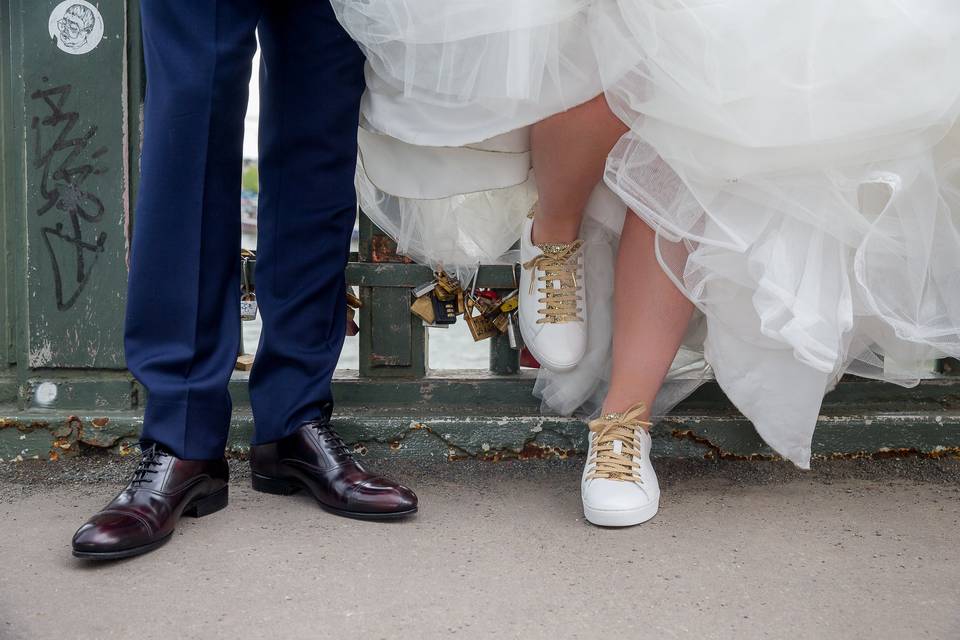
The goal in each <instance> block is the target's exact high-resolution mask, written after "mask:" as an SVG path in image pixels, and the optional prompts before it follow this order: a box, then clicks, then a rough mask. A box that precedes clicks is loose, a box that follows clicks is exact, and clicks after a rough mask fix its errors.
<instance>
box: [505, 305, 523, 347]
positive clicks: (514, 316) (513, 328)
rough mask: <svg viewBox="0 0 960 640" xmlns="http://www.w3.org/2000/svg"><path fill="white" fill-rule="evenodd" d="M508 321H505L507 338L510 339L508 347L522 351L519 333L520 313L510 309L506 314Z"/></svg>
mask: <svg viewBox="0 0 960 640" xmlns="http://www.w3.org/2000/svg"><path fill="white" fill-rule="evenodd" d="M507 318H508V320H509V322H508V323H507V339H508V340H509V341H510V348H511V349H514V350H516V351H523V349H524V344H523V334H521V333H520V314H519V313H517V312H516V311H511V312H510V313H509V314H507Z"/></svg>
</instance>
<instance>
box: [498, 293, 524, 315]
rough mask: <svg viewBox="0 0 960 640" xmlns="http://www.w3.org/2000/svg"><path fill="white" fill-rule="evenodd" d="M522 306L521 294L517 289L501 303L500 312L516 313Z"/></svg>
mask: <svg viewBox="0 0 960 640" xmlns="http://www.w3.org/2000/svg"><path fill="white" fill-rule="evenodd" d="M519 306H520V292H519V291H518V290H516V289H514V290H513V292H511V293H509V294H508V295H506V296H505V297H504V298H503V300H501V301H500V311H501V312H503V313H510V312H512V311H516V310H517V307H519Z"/></svg>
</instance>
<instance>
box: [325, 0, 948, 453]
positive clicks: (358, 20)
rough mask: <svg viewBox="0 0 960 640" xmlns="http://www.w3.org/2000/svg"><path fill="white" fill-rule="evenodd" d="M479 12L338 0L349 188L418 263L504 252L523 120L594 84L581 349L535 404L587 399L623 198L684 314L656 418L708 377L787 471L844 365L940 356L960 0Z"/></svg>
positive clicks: (594, 395)
mask: <svg viewBox="0 0 960 640" xmlns="http://www.w3.org/2000/svg"><path fill="white" fill-rule="evenodd" d="M336 4H337V3H336V2H335V5H336ZM497 4H498V3H496V2H493V3H489V2H488V3H474V2H466V1H465V0H460V1H457V0H445V1H444V2H439V1H437V2H434V1H433V0H419V1H418V0H389V2H386V3H385V4H381V3H378V2H368V3H358V2H343V3H342V7H341V8H340V11H341V18H342V19H344V23H345V24H346V25H347V27H348V29H350V30H351V32H352V33H353V35H354V36H355V37H357V38H358V40H359V41H360V42H361V43H362V45H363V46H364V48H365V50H366V52H367V55H368V59H369V60H370V67H369V70H368V71H369V77H368V80H369V82H370V90H369V91H368V94H367V97H366V99H365V103H364V117H365V119H366V122H365V128H366V129H367V131H366V132H365V133H364V135H363V136H362V137H361V153H362V158H363V162H362V165H361V170H360V171H359V172H358V185H359V187H360V193H361V200H362V204H363V206H364V208H365V210H366V211H367V212H368V213H369V214H371V215H372V217H373V218H374V220H375V222H377V223H378V224H380V225H381V226H383V227H384V228H385V229H386V230H387V231H388V232H390V233H391V234H393V235H394V236H395V237H397V238H398V239H399V241H400V244H401V250H406V251H408V252H410V254H411V255H413V257H415V258H416V259H418V260H421V261H425V262H429V263H433V264H435V265H437V264H438V263H443V264H444V265H445V266H448V267H452V268H453V269H454V270H456V269H459V270H464V269H469V268H470V267H471V266H472V265H475V264H476V263H477V262H478V261H480V262H485V263H486V262H491V261H496V260H497V259H500V260H510V259H511V256H510V254H509V253H507V250H508V249H509V247H510V245H512V244H513V242H514V241H515V240H516V238H517V235H518V229H519V227H520V225H521V224H522V219H523V216H524V215H525V214H526V213H527V211H528V210H529V208H530V206H531V205H532V203H533V202H534V201H535V199H536V189H535V185H534V177H533V176H532V175H531V174H530V173H529V168H530V165H529V157H528V146H529V145H528V143H527V139H526V138H527V136H526V127H527V126H528V125H529V124H531V123H532V122H534V121H536V120H537V119H539V118H540V117H544V116H546V115H550V114H551V113H556V112H559V111H562V110H564V109H566V108H569V107H570V106H573V105H575V104H579V103H581V102H583V101H585V100H587V99H589V98H591V97H593V96H594V95H596V94H598V93H599V92H600V91H604V92H605V93H606V96H607V100H608V102H609V103H610V105H611V107H612V108H613V110H614V112H615V113H616V114H617V115H618V116H619V117H620V118H621V119H622V120H623V121H624V122H625V123H626V124H627V125H629V127H630V132H629V133H628V134H627V135H626V136H624V137H623V138H622V139H621V140H620V142H619V143H618V144H617V145H616V147H615V148H614V149H613V151H612V152H611V154H610V156H609V158H608V162H607V167H606V172H605V185H602V186H600V187H598V189H597V191H596V193H595V194H594V197H593V198H592V199H591V202H590V205H589V207H588V211H587V213H588V221H587V222H586V223H585V225H584V235H585V239H586V247H587V249H586V250H587V256H586V266H587V274H586V275H587V295H588V304H587V306H588V309H589V318H588V321H589V323H590V325H589V326H590V346H589V352H588V355H587V358H586V359H585V361H584V362H583V363H582V364H581V365H580V366H578V367H577V369H575V370H574V371H572V372H569V373H564V374H552V373H549V372H546V371H544V372H542V373H541V374H540V379H539V380H538V384H537V393H538V394H540V396H541V397H542V398H543V399H544V402H545V404H546V405H547V406H548V407H549V408H551V409H553V410H555V411H559V412H562V413H571V412H573V411H575V410H577V409H581V410H583V411H585V412H587V413H590V412H595V411H596V410H597V409H598V408H599V402H600V400H601V399H602V395H603V392H604V389H605V385H606V379H607V376H608V371H609V359H610V338H611V335H610V333H611V321H610V318H611V315H610V306H611V301H612V269H613V266H612V265H613V255H614V252H615V251H616V248H617V238H618V233H619V229H620V226H621V225H622V223H623V219H624V215H625V212H626V210H627V209H628V208H629V210H631V211H632V212H634V213H635V214H637V215H639V216H640V217H641V218H643V219H644V220H645V221H646V222H647V223H648V224H649V225H650V226H651V227H652V228H653V229H655V230H656V232H657V241H656V250H657V255H658V259H659V260H660V263H661V265H662V266H663V268H664V270H665V272H666V273H667V274H668V275H669V276H670V277H671V278H672V279H673V280H674V282H675V283H676V284H677V286H678V287H680V288H681V289H682V290H683V291H684V292H685V293H686V295H687V296H688V297H689V298H690V299H691V300H692V301H693V302H694V303H695V304H696V306H697V308H698V310H699V312H700V313H699V314H698V316H697V318H696V319H695V321H694V322H693V323H692V324H691V329H690V332H689V335H688V340H687V341H686V343H685V348H684V349H682V350H681V352H680V354H679V355H678V358H677V362H676V363H675V366H674V369H673V371H672V372H671V376H670V378H669V379H668V384H667V385H666V386H665V388H664V392H663V393H662V394H661V397H660V398H658V403H657V404H658V406H657V407H656V411H657V412H662V411H666V410H668V409H669V408H670V406H671V405H672V404H673V403H674V402H676V401H677V400H678V399H680V398H681V397H682V396H683V395H684V394H685V393H689V391H691V390H692V389H693V388H695V386H696V385H697V384H699V383H700V382H702V380H703V379H705V377H706V376H707V375H708V373H709V372H710V371H711V370H712V373H713V375H715V376H716V379H717V380H718V381H719V383H720V384H721V386H722V387H723V389H724V390H725V392H726V393H727V395H728V396H729V397H730V398H731V400H732V401H733V402H734V403H735V404H736V405H737V407H738V408H739V409H740V410H741V411H743V412H744V414H745V415H746V416H747V417H748V418H750V419H751V420H752V421H753V423H754V424H755V426H756V427H757V429H758V431H759V433H760V434H761V435H762V436H763V437H764V439H765V440H766V441H767V442H768V443H769V444H770V445H771V446H772V447H773V448H774V449H775V450H777V451H778V452H779V453H781V454H782V455H784V456H785V457H787V458H789V459H791V460H793V461H794V462H795V463H797V464H798V465H800V466H807V465H808V464H809V458H810V443H811V438H812V433H813V428H814V426H815V424H816V418H817V415H818V413H819V410H820V405H821V401H822V397H823V394H824V393H825V392H827V391H829V390H830V389H831V388H832V387H833V385H834V384H835V383H836V381H837V380H838V379H839V377H840V376H841V375H842V374H843V373H845V372H851V373H856V374H858V375H862V376H868V377H874V378H878V379H884V380H889V381H892V382H896V383H898V384H903V385H911V384H915V383H916V382H917V381H918V380H919V379H920V378H922V377H924V376H926V375H930V372H931V370H932V362H933V360H934V359H936V358H938V357H942V356H943V355H953V356H960V130H958V128H957V127H956V122H957V118H958V115H960V74H957V73H956V70H955V65H956V60H958V59H960V5H956V3H955V2H952V0H917V1H915V2H911V3H909V4H907V3H902V2H897V1H895V0H848V1H846V2H843V3H838V2H835V0H808V1H806V2H802V3H800V2H792V1H788V0H709V1H707V0H701V1H683V0H651V1H649V2H637V1H636V0H593V1H589V2H588V1H585V2H544V3H539V4H541V6H540V7H539V9H540V10H539V11H536V12H532V13H527V12H524V11H519V12H518V13H516V14H512V13H510V11H509V10H508V6H507V4H506V3H505V4H504V6H503V7H499V11H498V10H497V8H496V7H494V5H497ZM517 4H523V3H517ZM533 4H538V3H534V2H532V3H531V6H532V5H533ZM485 6H486V7H491V8H489V9H486V10H485V9H484V8H483V7H485ZM347 7H349V10H348V9H347ZM420 12H425V14H429V15H430V16H431V19H430V20H426V21H425V22H422V23H418V24H416V25H414V24H413V18H414V17H415V16H418V15H424V14H421V13H420ZM481 14H482V15H481ZM466 15H470V16H472V18H471V19H470V20H469V21H468V22H469V24H468V22H467V21H465V22H461V20H463V16H466ZM514 38H516V39H517V40H516V41H514ZM506 42H517V44H515V45H514V48H513V49H511V48H510V47H509V46H505V43H506ZM495 43H496V49H493V48H491V47H494V44H495ZM520 43H522V44H520ZM584 43H588V44H586V45H585V44H584ZM504 47H505V48H504ZM468 51H470V52H472V53H468ZM402 159H406V160H407V162H406V163H403V162H398V160H402ZM706 363H709V366H708V365H707V364H706Z"/></svg>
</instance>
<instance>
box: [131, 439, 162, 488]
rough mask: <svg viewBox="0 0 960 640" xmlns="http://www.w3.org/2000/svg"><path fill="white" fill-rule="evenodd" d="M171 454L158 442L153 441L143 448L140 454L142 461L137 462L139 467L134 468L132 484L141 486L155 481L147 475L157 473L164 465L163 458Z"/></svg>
mask: <svg viewBox="0 0 960 640" xmlns="http://www.w3.org/2000/svg"><path fill="white" fill-rule="evenodd" d="M169 455H170V454H169V453H167V452H166V451H164V450H163V449H161V448H160V447H159V446H158V445H157V443H153V444H151V445H150V446H149V447H147V448H145V449H143V450H142V452H141V454H140V463H139V464H137V468H136V469H134V470H133V478H132V479H131V481H130V484H132V485H134V486H140V485H142V484H149V483H151V482H153V478H148V477H147V476H153V475H155V474H156V473H157V472H158V471H159V470H160V469H159V467H161V466H162V465H163V458H166V457H167V456H169Z"/></svg>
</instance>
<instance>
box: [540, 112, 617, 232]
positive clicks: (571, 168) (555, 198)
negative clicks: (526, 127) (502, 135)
mask: <svg viewBox="0 0 960 640" xmlns="http://www.w3.org/2000/svg"><path fill="white" fill-rule="evenodd" d="M626 132H627V126H626V125H625V124H623V122H622V121H621V120H620V119H619V118H617V117H616V116H615V115H614V114H613V112H612V111H610V107H609V106H608V105H607V100H606V98H605V97H604V96H603V95H600V96H597V97H596V98H594V99H593V100H591V101H590V102H587V103H585V104H582V105H580V106H578V107H574V108H573V109H570V110H569V111H565V112H563V113H558V114H557V115H555V116H551V117H549V118H547V119H546V120H543V121H541V122H538V123H537V124H535V125H533V128H532V130H531V132H530V145H531V156H532V160H533V171H534V174H535V175H536V176H537V187H538V188H539V190H540V202H539V203H538V205H537V210H536V214H535V215H534V223H533V241H534V243H536V244H540V243H545V242H549V243H554V242H572V241H573V240H575V239H576V238H577V235H578V234H579V231H580V220H581V218H582V217H583V209H584V207H585V206H586V205H587V199H588V198H589V197H590V192H591V191H593V188H594V187H595V186H596V185H597V183H598V182H600V180H601V178H602V177H603V167H604V163H605V162H606V158H607V154H608V153H610V149H612V148H613V145H614V144H616V142H617V140H619V139H620V136H622V135H623V134H624V133H626Z"/></svg>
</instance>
